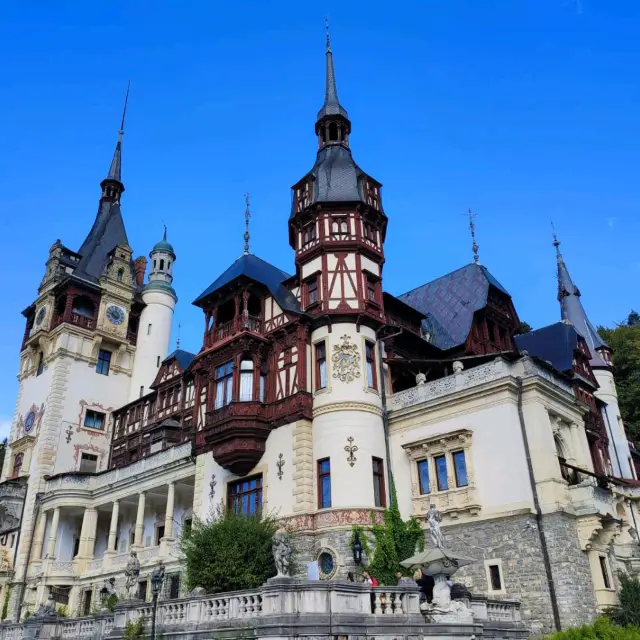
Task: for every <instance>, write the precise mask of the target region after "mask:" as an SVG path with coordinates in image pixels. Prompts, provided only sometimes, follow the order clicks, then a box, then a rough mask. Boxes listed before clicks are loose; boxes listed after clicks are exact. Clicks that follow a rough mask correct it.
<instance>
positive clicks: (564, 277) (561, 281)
mask: <svg viewBox="0 0 640 640" xmlns="http://www.w3.org/2000/svg"><path fill="white" fill-rule="evenodd" d="M553 246H554V247H555V249H556V261H557V264H558V301H559V302H560V314H561V317H562V320H563V321H564V322H568V323H569V324H572V325H573V326H574V327H575V328H576V330H577V331H578V332H579V333H580V334H581V335H582V336H583V337H584V339H585V340H586V341H587V345H588V346H589V350H590V351H591V366H592V367H609V366H610V362H611V355H610V351H611V349H610V347H609V345H608V344H607V343H606V342H605V341H604V340H603V339H602V338H601V337H600V334H599V333H598V332H597V331H596V329H595V327H594V326H593V325H592V324H591V322H590V321H589V318H587V314H586V312H585V310H584V307H583V306H582V300H581V299H580V290H579V289H578V287H577V286H576V285H575V284H574V283H573V280H571V276H570V275H569V271H568V269H567V265H566V264H565V262H564V258H563V257H562V253H561V252H560V241H559V240H558V236H557V235H556V233H555V231H554V233H553Z"/></svg>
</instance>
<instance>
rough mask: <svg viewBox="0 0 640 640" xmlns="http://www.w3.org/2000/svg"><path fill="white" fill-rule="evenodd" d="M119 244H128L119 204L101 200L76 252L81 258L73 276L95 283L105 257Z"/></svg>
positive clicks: (104, 264) (102, 268)
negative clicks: (94, 217) (89, 229)
mask: <svg viewBox="0 0 640 640" xmlns="http://www.w3.org/2000/svg"><path fill="white" fill-rule="evenodd" d="M120 244H125V245H128V244H129V240H128V238H127V232H126V231H125V228H124V222H123V220H122V214H121V212H120V204H119V203H118V202H107V201H105V200H101V201H100V205H99V207H98V214H97V215H96V219H95V221H94V223H93V226H92V227H91V231H89V235H88V236H87V237H86V238H85V240H84V242H83V243H82V246H81V247H80V249H79V250H78V253H79V254H80V255H81V256H82V257H81V258H80V262H79V263H78V266H77V267H76V268H75V271H74V275H75V276H78V277H80V278H84V279H85V280H90V281H93V282H97V281H98V279H99V278H100V276H101V275H102V271H103V270H104V267H105V266H106V264H107V255H108V254H109V253H110V252H111V251H113V250H114V249H115V248H116V246H118V245H120Z"/></svg>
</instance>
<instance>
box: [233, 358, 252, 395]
mask: <svg viewBox="0 0 640 640" xmlns="http://www.w3.org/2000/svg"><path fill="white" fill-rule="evenodd" d="M248 364H250V365H251V366H250V368H249V367H248V366H247V365H248ZM243 366H245V368H243ZM255 369H256V367H255V362H254V361H253V358H249V357H243V358H242V359H241V360H240V370H239V371H240V375H239V376H238V401H239V402H253V401H254V400H255V389H254V386H255V384H254V383H255ZM232 375H233V371H232ZM245 380H250V382H251V384H250V387H249V397H248V398H247V397H246V396H244V395H243V381H245Z"/></svg>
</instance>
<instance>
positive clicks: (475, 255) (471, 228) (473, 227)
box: [467, 209, 480, 264]
mask: <svg viewBox="0 0 640 640" xmlns="http://www.w3.org/2000/svg"><path fill="white" fill-rule="evenodd" d="M467 215H468V216H469V231H471V242H472V244H471V250H472V251H473V261H474V262H475V263H476V264H479V263H480V256H479V255H478V249H479V248H480V247H479V246H478V244H477V243H476V224H475V222H474V218H475V217H476V216H477V215H478V214H477V213H473V211H471V209H469V213H468V214H467Z"/></svg>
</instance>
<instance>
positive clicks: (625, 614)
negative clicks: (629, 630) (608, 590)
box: [606, 573, 640, 627]
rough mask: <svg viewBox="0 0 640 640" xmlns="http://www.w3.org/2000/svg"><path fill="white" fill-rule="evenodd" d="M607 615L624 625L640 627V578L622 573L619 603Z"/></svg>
mask: <svg viewBox="0 0 640 640" xmlns="http://www.w3.org/2000/svg"><path fill="white" fill-rule="evenodd" d="M606 615H607V616H608V617H609V618H611V620H613V621H614V622H615V623H616V624H619V625H620V626H623V627H640V580H638V578H630V577H629V576H628V575H626V574H625V573H621V574H620V592H619V593H618V604H617V605H616V606H615V607H611V608H610V609H608V610H607V611H606Z"/></svg>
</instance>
